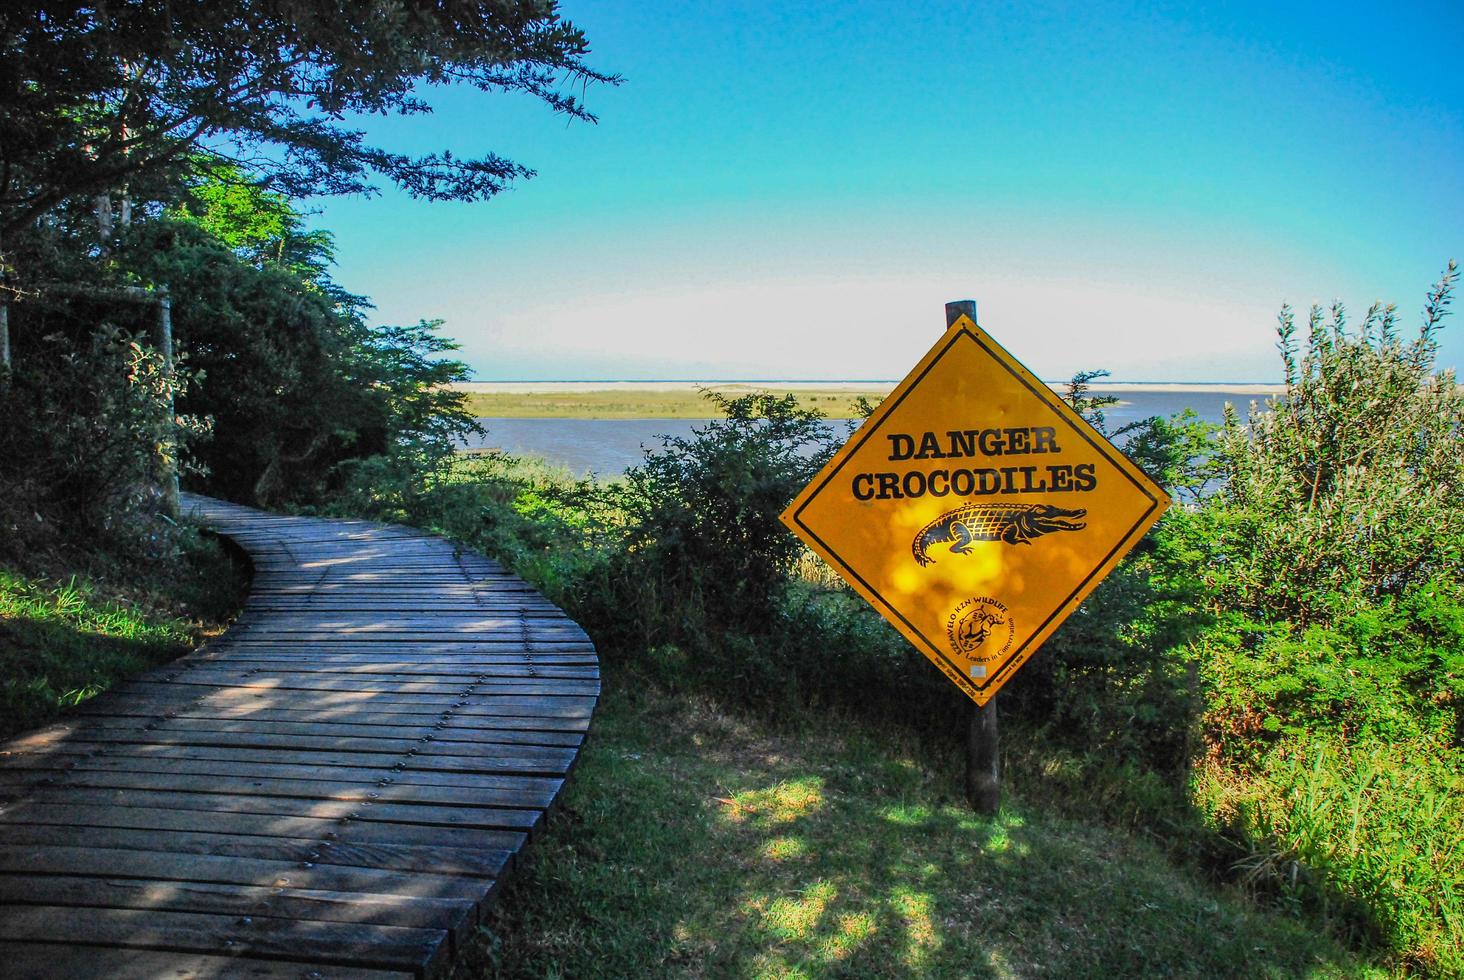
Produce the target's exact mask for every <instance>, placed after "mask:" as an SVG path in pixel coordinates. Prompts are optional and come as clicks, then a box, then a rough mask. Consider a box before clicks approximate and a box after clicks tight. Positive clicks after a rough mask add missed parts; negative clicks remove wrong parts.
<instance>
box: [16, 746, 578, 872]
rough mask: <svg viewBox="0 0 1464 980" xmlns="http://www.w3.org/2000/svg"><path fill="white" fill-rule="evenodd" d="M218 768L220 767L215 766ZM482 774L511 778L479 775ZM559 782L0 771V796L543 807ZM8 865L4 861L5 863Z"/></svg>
mask: <svg viewBox="0 0 1464 980" xmlns="http://www.w3.org/2000/svg"><path fill="white" fill-rule="evenodd" d="M215 768H217V767H215ZM479 778H480V779H488V778H497V779H504V778H507V777H502V776H499V777H479ZM551 782H553V783H555V784H556V785H545V786H542V787H537V788H519V787H501V788H493V787H487V786H470V787H462V786H454V785H445V786H444V785H432V784H423V783H415V782H410V783H409V782H406V781H399V782H392V783H388V784H384V785H379V784H377V783H375V782H372V781H365V782H349V781H337V780H324V779H311V778H303V779H302V778H288V777H283V776H281V777H269V776H263V775H233V774H222V773H217V772H214V773H180V772H138V771H136V770H126V769H115V770H108V769H83V768H78V769H71V770H64V771H60V772H57V771H51V770H44V769H43V770H33V771H29V772H17V771H15V770H6V771H4V772H3V773H0V798H9V799H15V798H18V797H19V796H21V795H24V794H26V793H27V792H28V791H30V790H31V789H32V788H35V787H40V786H63V785H64V786H67V787H72V786H77V787H80V786H86V787H92V788H96V789H162V790H170V791H173V792H182V793H188V792H197V793H214V792H224V793H233V794H236V795H239V796H284V797H294V798H299V799H306V800H347V801H352V802H359V803H375V802H383V803H416V804H431V805H435V806H443V807H450V806H474V807H501V808H508V809H522V810H543V809H545V808H547V807H548V806H549V804H550V803H551V802H552V801H553V799H554V796H555V795H556V792H557V790H558V786H557V783H558V781H557V780H554V781H551ZM0 867H3V865H0Z"/></svg>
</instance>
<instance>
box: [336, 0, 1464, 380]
mask: <svg viewBox="0 0 1464 980" xmlns="http://www.w3.org/2000/svg"><path fill="white" fill-rule="evenodd" d="M562 11H563V13H564V14H565V15H566V16H567V17H568V18H569V19H571V20H573V21H574V22H575V23H577V24H578V25H579V26H580V27H582V28H583V29H584V30H585V32H586V33H587V35H588V36H589V39H590V43H591V46H592V49H593V54H592V55H591V57H590V61H591V63H592V64H593V65H594V66H595V67H597V68H599V69H601V70H604V71H611V72H619V73H621V74H622V75H624V77H625V82H624V84H623V85H621V86H620V87H618V88H609V87H604V86H600V87H594V88H591V89H590V90H589V91H588V93H586V95H587V99H588V103H589V106H590V108H591V110H592V111H594V112H596V113H597V114H598V115H599V116H600V124H599V125H597V126H590V125H585V124H581V123H572V124H568V125H566V122H565V120H564V119H563V117H557V116H554V115H552V114H551V113H549V112H548V111H547V110H546V109H545V108H544V107H542V106H541V105H540V104H538V103H535V102H534V101H533V100H530V99H527V98H524V97H520V96H487V95H482V94H480V93H476V92H469V91H460V90H456V89H435V90H429V91H428V92H427V93H425V94H427V95H428V97H429V98H430V99H431V100H432V101H433V103H434V104H435V106H436V108H437V111H436V113H435V114H434V115H433V116H431V117H426V118H423V117H414V118H411V119H394V118H382V117H373V118H370V119H366V120H363V121H362V125H363V128H365V129H366V130H367V131H368V132H369V133H370V134H371V136H372V137H373V138H374V139H376V140H379V141H380V142H382V143H383V144H385V145H388V146H390V147H391V148H393V149H403V150H418V151H429V150H434V149H442V148H450V149H452V150H453V151H454V152H455V153H460V154H476V153H481V152H483V151H485V150H492V151H494V152H498V153H500V154H503V155H506V156H509V157H510V158H512V159H515V160H517V161H519V162H521V163H524V164H526V165H528V166H531V167H533V168H535V169H536V170H537V171H538V176H537V177H535V178H534V179H532V180H529V181H526V182H523V183H521V184H519V185H518V186H517V187H516V188H515V189H513V190H512V191H510V192H508V193H505V194H503V195H500V196H499V197H497V198H495V199H494V200H492V201H489V202H486V203H478V204H471V205H464V204H433V203H426V202H422V201H414V200H412V199H410V198H407V197H406V196H404V195H401V194H398V193H396V192H394V191H391V190H385V191H384V192H383V194H381V195H380V196H378V197H374V198H371V199H337V200H330V201H324V202H316V204H317V206H319V207H321V208H322V213H321V214H320V215H319V216H318V217H317V218H316V219H315V220H316V221H317V222H318V223H319V224H320V225H322V226H324V227H327V228H329V229H331V230H332V231H334V232H335V233H336V236H337V245H338V249H339V258H340V268H339V270H338V276H337V278H338V279H339V281H340V282H341V283H342V284H343V285H345V286H346V287H347V288H350V289H353V290H355V291H358V292H364V293H366V294H368V295H370V296H371V297H372V298H373V299H374V300H375V302H376V303H377V306H378V315H379V318H380V319H381V320H382V321H383V322H405V321H415V320H417V319H421V318H436V317H441V318H443V319H445V320H446V321H447V325H446V327H445V332H446V333H448V334H449V335H451V336H453V337H455V338H456V339H457V340H458V341H459V342H460V343H461V344H462V345H463V351H462V355H461V356H462V357H463V358H464V359H465V360H467V361H468V362H469V363H470V364H471V365H472V366H473V367H474V368H475V370H476V372H477V376H478V378H479V379H482V380H495V379H505V380H506V379H582V378H607V379H610V378H810V379H813V378H826V379H838V378H894V377H899V376H901V375H903V374H904V373H905V371H906V370H907V369H908V368H909V367H910V366H911V365H913V364H914V362H915V361H916V360H917V359H918V357H919V356H920V354H921V353H923V351H924V349H925V348H926V347H928V346H929V345H930V343H931V342H932V341H933V339H934V337H935V336H936V334H937V333H938V331H939V329H940V328H941V327H942V326H943V314H942V305H943V303H944V302H945V301H946V300H949V299H960V298H968V297H970V298H975V299H976V300H977V302H978V305H979V310H980V320H981V323H982V325H983V326H984V327H986V328H987V329H988V330H989V331H990V332H991V333H992V334H993V335H995V336H996V337H997V338H998V339H999V340H1001V341H1002V342H1003V343H1005V344H1006V346H1007V347H1009V348H1010V349H1011V350H1012V352H1013V353H1014V354H1016V355H1017V356H1018V357H1019V358H1021V359H1022V360H1023V361H1025V362H1026V363H1027V364H1028V366H1029V367H1031V368H1032V369H1033V370H1034V371H1035V372H1036V373H1037V374H1039V375H1041V376H1042V377H1044V378H1048V379H1060V378H1064V377H1067V376H1069V375H1070V374H1071V373H1072V372H1073V371H1075V370H1079V369H1088V368H1107V369H1109V370H1111V371H1112V372H1113V376H1114V377H1115V378H1116V379H1122V380H1134V381H1138V380H1185V381H1206V380H1209V381H1222V380H1232V381H1241V380H1253V381H1267V380H1276V375H1277V370H1278V368H1277V363H1278V362H1277V360H1276V356H1275V352H1274V347H1273V345H1274V341H1275V336H1274V325H1275V314H1276V311H1277V309H1278V308H1279V306H1280V305H1281V304H1282V303H1283V302H1290V303H1292V304H1293V305H1295V306H1298V307H1305V306H1307V305H1309V304H1310V303H1313V302H1323V303H1326V302H1330V301H1331V300H1332V299H1334V298H1341V299H1343V300H1344V301H1345V302H1346V303H1347V305H1348V306H1349V308H1350V309H1351V310H1353V311H1354V312H1355V313H1356V314H1358V315H1361V313H1362V312H1363V310H1365V308H1366V307H1367V305H1368V304H1369V303H1370V302H1372V301H1373V300H1375V299H1384V300H1390V301H1394V302H1396V303H1397V304H1398V306H1399V310H1400V313H1401V315H1402V319H1403V323H1404V325H1405V326H1409V327H1411V326H1412V325H1413V324H1415V323H1416V322H1417V317H1418V311H1419V309H1420V308H1421V306H1422V303H1423V296H1424V292H1425V290H1426V289H1427V287H1428V285H1429V284H1430V283H1431V282H1433V281H1434V279H1436V278H1437V276H1438V274H1439V272H1440V271H1441V270H1442V268H1443V266H1444V263H1445V262H1446V261H1447V260H1448V259H1449V258H1451V257H1457V258H1460V259H1464V110H1461V101H1460V95H1461V92H1460V88H1461V84H1460V83H1461V81H1464V70H1461V68H1460V65H1461V63H1464V61H1461V59H1460V56H1459V51H1460V48H1461V42H1464V6H1461V5H1459V4H1457V3H1452V4H1397V5H1391V6H1386V7H1381V8H1380V7H1378V6H1375V5H1367V6H1363V5H1357V6H1352V5H1348V4H1339V3H1332V4H1326V5H1321V4H1317V5H1311V4H1292V5H1285V4H1280V5H1277V4H1259V3H1258V4H1229V5H1225V6H1224V7H1223V8H1218V9H1213V10H1193V9H1190V7H1189V5H1184V4H1176V5H1158V4H1150V5H1128V4H1108V3H1083V4H1076V3H1075V4H1057V5H1042V4H1031V3H1020V4H994V3H993V4H979V5H978V4H970V5H967V4H942V3H933V4H923V5H915V4H906V3H869V4H861V3H842V4H827V5H823V4H802V5H794V6H789V7H782V6H774V5H762V4H748V3H677V4H663V3H657V2H641V3H629V2H609V0H566V2H565V3H564V4H563V6H562ZM1461 312H1464V310H1461ZM1444 338H1445V344H1444V351H1443V356H1442V358H1441V361H1442V362H1443V363H1445V364H1448V365H1451V366H1453V365H1459V364H1460V363H1461V362H1464V317H1461V318H1459V319H1458V320H1457V321H1455V322H1452V324H1451V326H1450V327H1449V328H1448V329H1447V330H1446V331H1445V334H1444Z"/></svg>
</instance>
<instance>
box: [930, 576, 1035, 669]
mask: <svg viewBox="0 0 1464 980" xmlns="http://www.w3.org/2000/svg"><path fill="white" fill-rule="evenodd" d="M1016 635H1017V623H1016V618H1015V617H1014V616H1012V614H1011V611H1010V610H1009V609H1007V607H1006V606H1005V605H1003V604H1002V603H1001V602H998V601H997V600H996V599H993V598H991V597H990V596H972V597H971V598H969V599H967V600H965V601H964V602H962V603H961V604H960V605H958V606H956V608H955V609H953V610H951V614H950V617H949V618H948V619H947V620H946V638H947V639H948V640H950V644H951V649H952V650H954V651H955V652H956V653H957V654H958V655H960V656H961V657H964V658H965V659H966V660H969V661H970V662H971V666H970V675H971V676H972V677H985V676H986V664H988V663H990V662H991V661H993V660H996V659H998V658H1000V657H1002V656H1005V654H1006V652H1007V651H1008V650H1010V649H1011V646H1012V641H1013V640H1014V639H1015V638H1016ZM988 644H989V645H988Z"/></svg>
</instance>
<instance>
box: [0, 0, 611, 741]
mask: <svg viewBox="0 0 1464 980" xmlns="http://www.w3.org/2000/svg"><path fill="white" fill-rule="evenodd" d="M0 52H3V57H0V418H3V419H4V422H3V423H0V671H3V674H0V700H3V702H4V705H5V707H6V708H7V726H10V727H11V728H13V727H16V726H25V725H28V724H34V723H37V722H39V721H41V720H43V719H45V718H48V717H50V715H51V714H53V713H54V712H55V711H56V710H58V708H59V707H60V706H61V705H65V704H70V703H74V702H76V701H78V700H80V699H82V698H84V697H87V696H89V695H90V694H92V693H95V692H96V691H97V690H100V689H101V688H103V687H105V686H107V685H108V684H110V683H113V682H114V681H116V680H118V679H119V678H121V677H123V676H125V675H127V674H129V673H133V672H135V671H137V670H139V669H141V668H143V667H146V666H147V665H149V664H152V663H156V662H157V661H158V660H159V659H166V658H168V657H171V656H176V655H177V654H178V653H180V652H182V651H184V650H186V649H187V648H189V647H190V646H191V645H192V644H193V643H194V642H195V641H196V640H197V639H198V637H199V635H201V633H203V632H205V631H206V630H207V629H210V628H217V627H218V625H219V623H220V622H221V621H222V620H223V619H225V618H226V617H227V615H228V614H229V613H230V612H232V608H233V603H234V601H235V599H236V598H237V596H236V595H235V588H234V587H235V585H237V581H238V579H237V576H236V575H235V572H234V569H233V567H232V566H231V565H230V563H229V562H228V560H227V559H226V558H225V556H224V555H223V554H222V552H221V551H220V550H219V548H218V546H217V545H216V543H212V542H207V541H200V540H199V538H198V535H197V533H196V531H194V530H192V529H189V528H187V527H184V526H180V524H179V522H178V520H176V518H177V517H178V515H177V514H176V513H170V512H171V511H172V509H173V508H172V507H171V504H170V501H169V494H168V492H167V490H168V488H169V487H170V486H172V485H173V479H172V478H173V476H174V475H176V474H177V473H179V472H180V471H181V472H182V474H183V478H184V483H185V485H186V486H188V487H189V488H191V489H198V490H204V491H207V492H210V493H214V494H217V495H220V496H225V497H229V498H231V499H235V500H243V501H248V502H252V503H260V504H266V505H283V504H287V503H310V502H319V501H321V500H323V499H325V498H326V497H327V496H328V495H329V494H330V493H332V492H333V490H334V489H336V488H338V487H339V486H340V485H341V484H342V483H343V482H344V481H345V480H346V479H347V478H348V474H349V472H350V471H351V470H352V469H353V468H366V469H371V468H373V467H374V468H375V469H376V470H382V471H389V472H391V473H392V474H393V475H394V477H396V478H402V479H410V478H411V477H410V474H412V473H416V472H423V471H425V468H426V467H427V466H428V465H429V464H430V462H431V461H432V460H434V459H437V458H439V457H441V456H442V455H443V454H446V453H447V452H449V451H450V440H451V438H452V436H453V435H454V434H455V433H458V432H461V431H464V430H466V429H468V428H471V427H472V424H473V423H472V420H471V419H470V418H468V417H467V416H466V415H465V414H464V413H463V412H462V411H461V409H460V399H459V398H458V397H457V396H456V395H453V394H452V393H451V392H449V391H448V390H447V389H445V388H444V387H443V385H444V384H445V383H446V382H449V381H452V380H455V379H457V378H460V377H462V376H463V373H464V368H463V366H462V365H461V364H459V363H458V362H456V361H453V360H451V359H450V358H449V357H446V356H444V355H445V354H446V353H448V352H449V351H450V350H451V349H452V348H451V345H450V344H449V343H448V342H447V341H445V340H444V339H442V338H441V337H439V336H438V335H437V334H436V333H435V328H436V326H437V325H436V323H434V322H421V323H417V324H414V325H408V326H377V325H375V324H373V323H371V322H370V321H369V319H368V316H369V313H370V304H369V303H368V302H367V301H366V299H365V298H364V297H360V296H355V295H352V294H351V293H349V292H347V291H345V290H344V289H342V288H340V287H339V286H338V285H337V284H336V283H335V282H333V281H332V279H331V277H330V274H329V269H330V265H331V248H332V245H331V239H330V236H329V235H328V234H327V233H324V232H321V231H312V230H310V229H308V228H306V226H305V222H304V219H303V217H302V213H301V210H300V205H299V203H298V202H299V201H300V200H301V198H302V197H303V196H308V195H321V194H338V193H372V192H374V189H375V188H374V184H373V180H374V179H376V178H380V179H383V180H385V181H389V182H391V183H392V184H394V185H396V186H397V187H400V188H401V189H403V190H404V191H406V192H407V193H409V194H412V195H414V196H418V197H424V198H428V199H439V200H440V199H451V200H479V199H484V198H488V197H491V196H493V195H494V194H496V193H497V192H498V191H500V190H501V189H503V188H504V187H505V186H507V185H508V184H509V183H511V182H513V181H515V180H521V179H526V178H528V177H530V176H532V171H531V170H529V169H528V168H527V167H525V166H523V165H521V164H518V163H515V162H513V161H510V160H506V159H504V158H502V157H499V156H497V155H495V154H493V153H483V154H481V155H479V156H476V157H472V158H461V157H456V156H453V155H452V154H450V153H445V152H442V153H431V152H429V153H425V154H416V155H409V154H405V153H401V152H397V151H395V150H393V149H392V148H390V147H384V146H377V145H373V144H372V143H371V142H370V141H369V140H368V139H367V138H366V136H365V134H364V133H362V132H361V131H359V130H358V129H356V128H355V125H354V123H353V119H354V118H355V117H357V116H359V115H361V114H370V113H392V114H399V115H406V116H411V115H418V114H422V113H426V112H430V111H431V104H430V102H428V101H427V100H426V99H425V98H424V92H426V91H427V90H428V89H429V88H430V87H431V86H434V85H444V84H459V85H463V86H467V87H471V88H475V89H478V90H481V91H483V92H517V93H522V94H527V95H529V96H530V97H532V98H535V99H537V100H539V101H540V102H541V103H543V104H544V105H546V106H547V107H548V109H549V110H550V111H553V112H557V113H562V114H564V115H566V116H567V117H569V118H571V119H581V120H587V121H588V120H593V116H591V115H590V113H589V112H587V111H586V109H585V107H584V105H583V104H582V102H581V101H580V100H579V99H578V98H577V97H576V96H573V95H569V94H566V93H565V92H564V91H561V90H560V86H561V85H562V84H563V83H564V82H566V81H571V80H572V81H575V82H578V83H585V82H590V81H603V82H609V83H613V82H614V79H613V78H612V77H609V76H605V75H602V74H600V73H598V72H596V71H594V70H593V69H591V68H590V67H588V66H587V65H586V64H585V62H584V60H583V56H584V54H585V52H586V42H585V39H584V36H583V35H582V34H581V33H580V32H579V31H578V29H576V28H575V27H574V25H572V24H570V23H568V22H567V21H563V20H561V19H560V18H559V16H558V14H557V11H556V10H555V7H554V4H553V3H551V2H543V0H508V2H503V3H493V4H483V3H475V2H443V3H432V4H420V3H412V2H385V3H376V4H371V5H369V6H367V7H361V6H360V5H331V4H325V5H321V4H312V3H274V2H268V3H266V2H256V0H233V2H194V0H161V2H154V0H117V2H104V3H96V4H64V3H63V4H56V3H45V2H40V3H9V4H5V5H4V6H3V7H0ZM165 311H166V312H167V313H168V316H167V317H165V315H164V314H165ZM165 325H166V326H167V327H170V328H171V330H170V331H169V330H168V329H165ZM169 332H170V333H171V338H172V343H171V345H169V344H168V343H166V342H165V340H164V338H165V336H166V335H167V334H168V333H169ZM170 346H171V351H170ZM404 474H405V476H404Z"/></svg>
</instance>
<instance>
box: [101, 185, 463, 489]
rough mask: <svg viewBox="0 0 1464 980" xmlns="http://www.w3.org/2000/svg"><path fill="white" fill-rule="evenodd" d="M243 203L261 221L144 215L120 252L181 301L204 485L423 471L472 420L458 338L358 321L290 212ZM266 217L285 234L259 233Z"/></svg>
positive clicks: (242, 216)
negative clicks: (367, 463) (202, 427)
mask: <svg viewBox="0 0 1464 980" xmlns="http://www.w3.org/2000/svg"><path fill="white" fill-rule="evenodd" d="M218 186H219V185H218V184H216V183H204V184H201V185H199V188H200V193H202V192H205V191H207V192H208V193H213V191H209V188H215V189H216V188H217V187H218ZM219 193H222V192H219ZM250 200H255V201H256V203H259V205H260V207H261V208H263V210H264V215H263V217H261V218H260V219H259V221H258V222H257V223H254V224H250V221H251V220H252V219H251V218H250V214H251V213H252V212H251V213H241V212H240V211H239V209H237V208H236V209H235V210H232V211H228V212H226V213H225V214H224V215H223V216H222V217H221V216H220V215H219V213H217V212H212V213H211V212H204V213H202V214H201V215H190V216H189V217H187V218H184V219H177V220H160V221H154V222H148V223H146V224H144V225H142V226H140V227H139V228H138V229H137V231H136V233H135V235H134V237H133V240H132V242H131V243H130V245H129V247H128V248H127V249H126V250H124V251H123V252H122V253H120V254H119V256H118V261H119V262H121V263H123V264H125V266H126V267H127V268H128V269H129V270H130V271H131V273H132V274H133V275H135V276H136V277H138V278H139V279H142V280H144V281H153V282H167V283H169V284H170V286H171V289H172V293H173V295H174V296H176V297H178V301H177V302H176V303H175V305H174V317H173V326H174V336H175V338H176V340H177V344H178V346H179V348H180V349H182V350H185V351H187V352H188V353H189V356H190V363H191V364H192V365H193V367H194V368H195V369H196V370H197V371H198V372H199V373H200V374H201V375H202V381H201V383H199V384H198V385H196V386H194V387H193V388H192V389H191V390H190V391H189V392H188V393H187V395H186V396H185V397H184V398H182V399H181V400H180V403H179V407H180V409H181V410H183V411H185V412H187V413H190V414H193V415H196V416H200V417H206V418H210V419H212V420H213V423H214V437H213V439H212V440H211V441H209V442H208V443H207V444H205V445H203V446H201V447H200V448H199V450H198V453H197V459H198V462H199V464H200V467H201V468H202V469H203V470H204V475H203V476H202V478H201V480H200V481H199V483H198V485H199V486H200V488H201V489H204V490H205V491H207V492H211V493H215V494H218V495H220V496H224V497H228V498H231V499H236V500H247V501H251V502H256V503H262V504H279V503H281V502H284V501H295V502H309V501H313V500H318V499H320V497H321V495H322V494H323V493H325V492H326V491H327V490H329V489H331V488H333V487H335V486H338V485H339V483H340V473H339V468H340V467H341V466H342V464H345V463H347V462H355V461H360V460H363V459H366V458H369V457H372V456H377V455H385V456H390V457H392V458H393V459H394V460H395V463H396V465H399V466H402V467H405V468H406V469H407V470H421V469H423V468H425V467H430V465H432V463H433V461H434V460H440V459H441V458H442V457H443V456H445V455H446V454H448V453H449V452H450V451H451V445H452V439H453V438H454V436H455V435H456V434H458V433H461V432H464V431H468V430H471V429H472V428H473V427H474V422H473V420H472V419H470V418H468V417H467V414H466V412H465V411H464V410H463V408H462V404H463V403H462V396H461V395H460V394H458V393H456V392H454V391H452V390H451V389H450V388H449V387H448V385H449V384H450V383H451V382H453V381H457V380H461V379H463V378H464V377H466V374H467V368H466V366H465V365H463V364H462V363H461V362H459V361H455V360H452V359H450V358H447V357H445V356H444V355H445V354H448V353H450V352H451V351H452V350H455V349H456V348H455V345H453V344H452V343H451V342H450V341H447V340H445V339H443V338H442V337H440V336H438V335H437V334H436V333H435V330H436V328H437V327H438V326H439V325H440V321H431V322H427V321H424V322H422V323H419V324H417V325H415V326H410V327H380V328H373V327H370V326H368V325H367V324H366V322H365V320H364V312H365V309H366V308H367V304H366V302H365V300H363V299H362V298H360V297H357V296H352V295H350V294H348V293H345V292H344V291H343V290H341V289H339V287H337V286H336V285H335V284H334V283H333V282H332V281H331V279H330V277H329V275H328V272H327V270H326V268H325V267H324V265H323V264H322V263H323V262H324V255H325V254H328V252H327V253H320V252H318V251H312V248H313V246H312V245H311V243H312V242H316V241H317V240H318V239H319V236H314V237H312V236H311V235H310V234H308V233H304V232H302V231H300V227H301V219H300V216H299V215H298V213H297V212H296V211H294V209H293V208H292V207H290V206H289V205H287V204H285V203H284V202H281V201H279V200H277V199H274V198H271V197H270V196H269V195H256V196H255V198H252V199H250ZM233 203H234V204H236V205H241V206H242V203H243V202H241V201H240V200H233ZM275 221H279V222H282V223H283V224H282V226H281V227H283V228H284V232H283V235H284V237H283V238H280V239H271V238H268V237H267V236H266V237H259V236H260V235H262V234H263V233H262V232H260V231H259V229H260V228H264V229H268V228H270V227H272V222H275ZM241 228H243V229H244V230H240V229H241ZM221 236H222V237H221ZM228 242H234V243H236V244H235V246H234V247H232V248H231V247H229V246H228V244H227V243H228Z"/></svg>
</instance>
